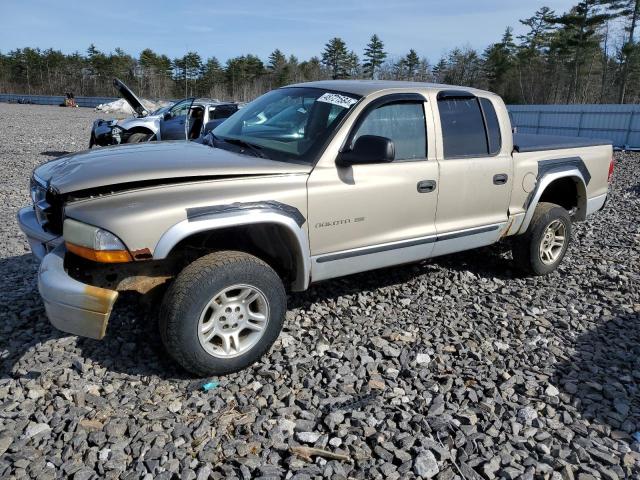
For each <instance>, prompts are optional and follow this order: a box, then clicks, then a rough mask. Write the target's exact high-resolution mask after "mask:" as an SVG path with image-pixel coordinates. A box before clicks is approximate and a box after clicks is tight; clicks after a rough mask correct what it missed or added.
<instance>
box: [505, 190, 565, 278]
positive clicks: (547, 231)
mask: <svg viewBox="0 0 640 480" xmlns="http://www.w3.org/2000/svg"><path fill="white" fill-rule="evenodd" d="M570 240H571V217H570V215H569V212H567V211H566V210H565V209H564V208H562V207H561V206H559V205H556V204H555V203H546V202H541V203H539V204H538V206H537V207H536V209H535V211H534V213H533V216H532V217H531V223H530V224H529V228H528V229H527V231H526V232H525V233H524V234H523V235H521V236H519V237H516V238H515V239H514V243H513V249H512V251H513V260H514V261H515V263H516V264H517V265H518V266H519V267H520V268H521V269H522V270H524V271H525V272H527V273H531V274H533V275H546V274H548V273H551V272H552V271H554V270H555V269H556V268H558V265H560V262H561V261H562V259H563V258H564V255H565V253H566V252H567V248H568V247H569V241H570Z"/></svg>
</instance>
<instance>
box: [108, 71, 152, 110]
mask: <svg viewBox="0 0 640 480" xmlns="http://www.w3.org/2000/svg"><path fill="white" fill-rule="evenodd" d="M113 86H114V87H115V88H116V90H118V92H119V93H120V96H122V98H124V99H125V100H126V101H127V103H128V104H129V105H131V108H133V111H134V112H136V116H137V117H146V116H147V115H148V114H149V112H147V109H146V108H144V105H142V102H141V101H140V99H139V98H138V97H136V95H135V93H133V92H132V91H131V90H130V89H129V87H127V86H126V85H125V84H124V82H123V81H122V80H120V79H119V78H114V79H113Z"/></svg>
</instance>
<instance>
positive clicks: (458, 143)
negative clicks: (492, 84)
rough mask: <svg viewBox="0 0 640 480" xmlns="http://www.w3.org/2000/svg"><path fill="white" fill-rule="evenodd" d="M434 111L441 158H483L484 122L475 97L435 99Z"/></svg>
mask: <svg viewBox="0 0 640 480" xmlns="http://www.w3.org/2000/svg"><path fill="white" fill-rule="evenodd" d="M438 110H439V111H440V123H441V125H442V143H443V148H444V158H456V157H481V156H487V154H488V151H489V148H488V144H487V135H486V132H485V127H484V120H483V118H482V111H481V110H480V104H479V103H478V100H477V99H476V98H475V97H464V98H456V97H453V98H442V99H439V100H438Z"/></svg>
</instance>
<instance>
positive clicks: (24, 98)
mask: <svg viewBox="0 0 640 480" xmlns="http://www.w3.org/2000/svg"><path fill="white" fill-rule="evenodd" d="M64 99H65V97H64V95H19V94H15V93H0V102H4V103H33V104H34V105H61V104H62V103H64ZM75 100H76V104H77V105H78V106H79V107H89V108H95V107H97V106H98V105H100V104H101V103H109V102H113V101H114V100H118V98H117V97H76V98H75Z"/></svg>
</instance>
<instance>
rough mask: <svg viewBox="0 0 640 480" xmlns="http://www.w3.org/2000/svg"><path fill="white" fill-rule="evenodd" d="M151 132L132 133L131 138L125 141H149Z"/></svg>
mask: <svg viewBox="0 0 640 480" xmlns="http://www.w3.org/2000/svg"><path fill="white" fill-rule="evenodd" d="M151 136H152V135H151V134H150V133H141V132H138V133H132V134H131V135H129V138H127V140H126V142H125V143H142V142H148V141H149V139H150V138H151Z"/></svg>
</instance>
